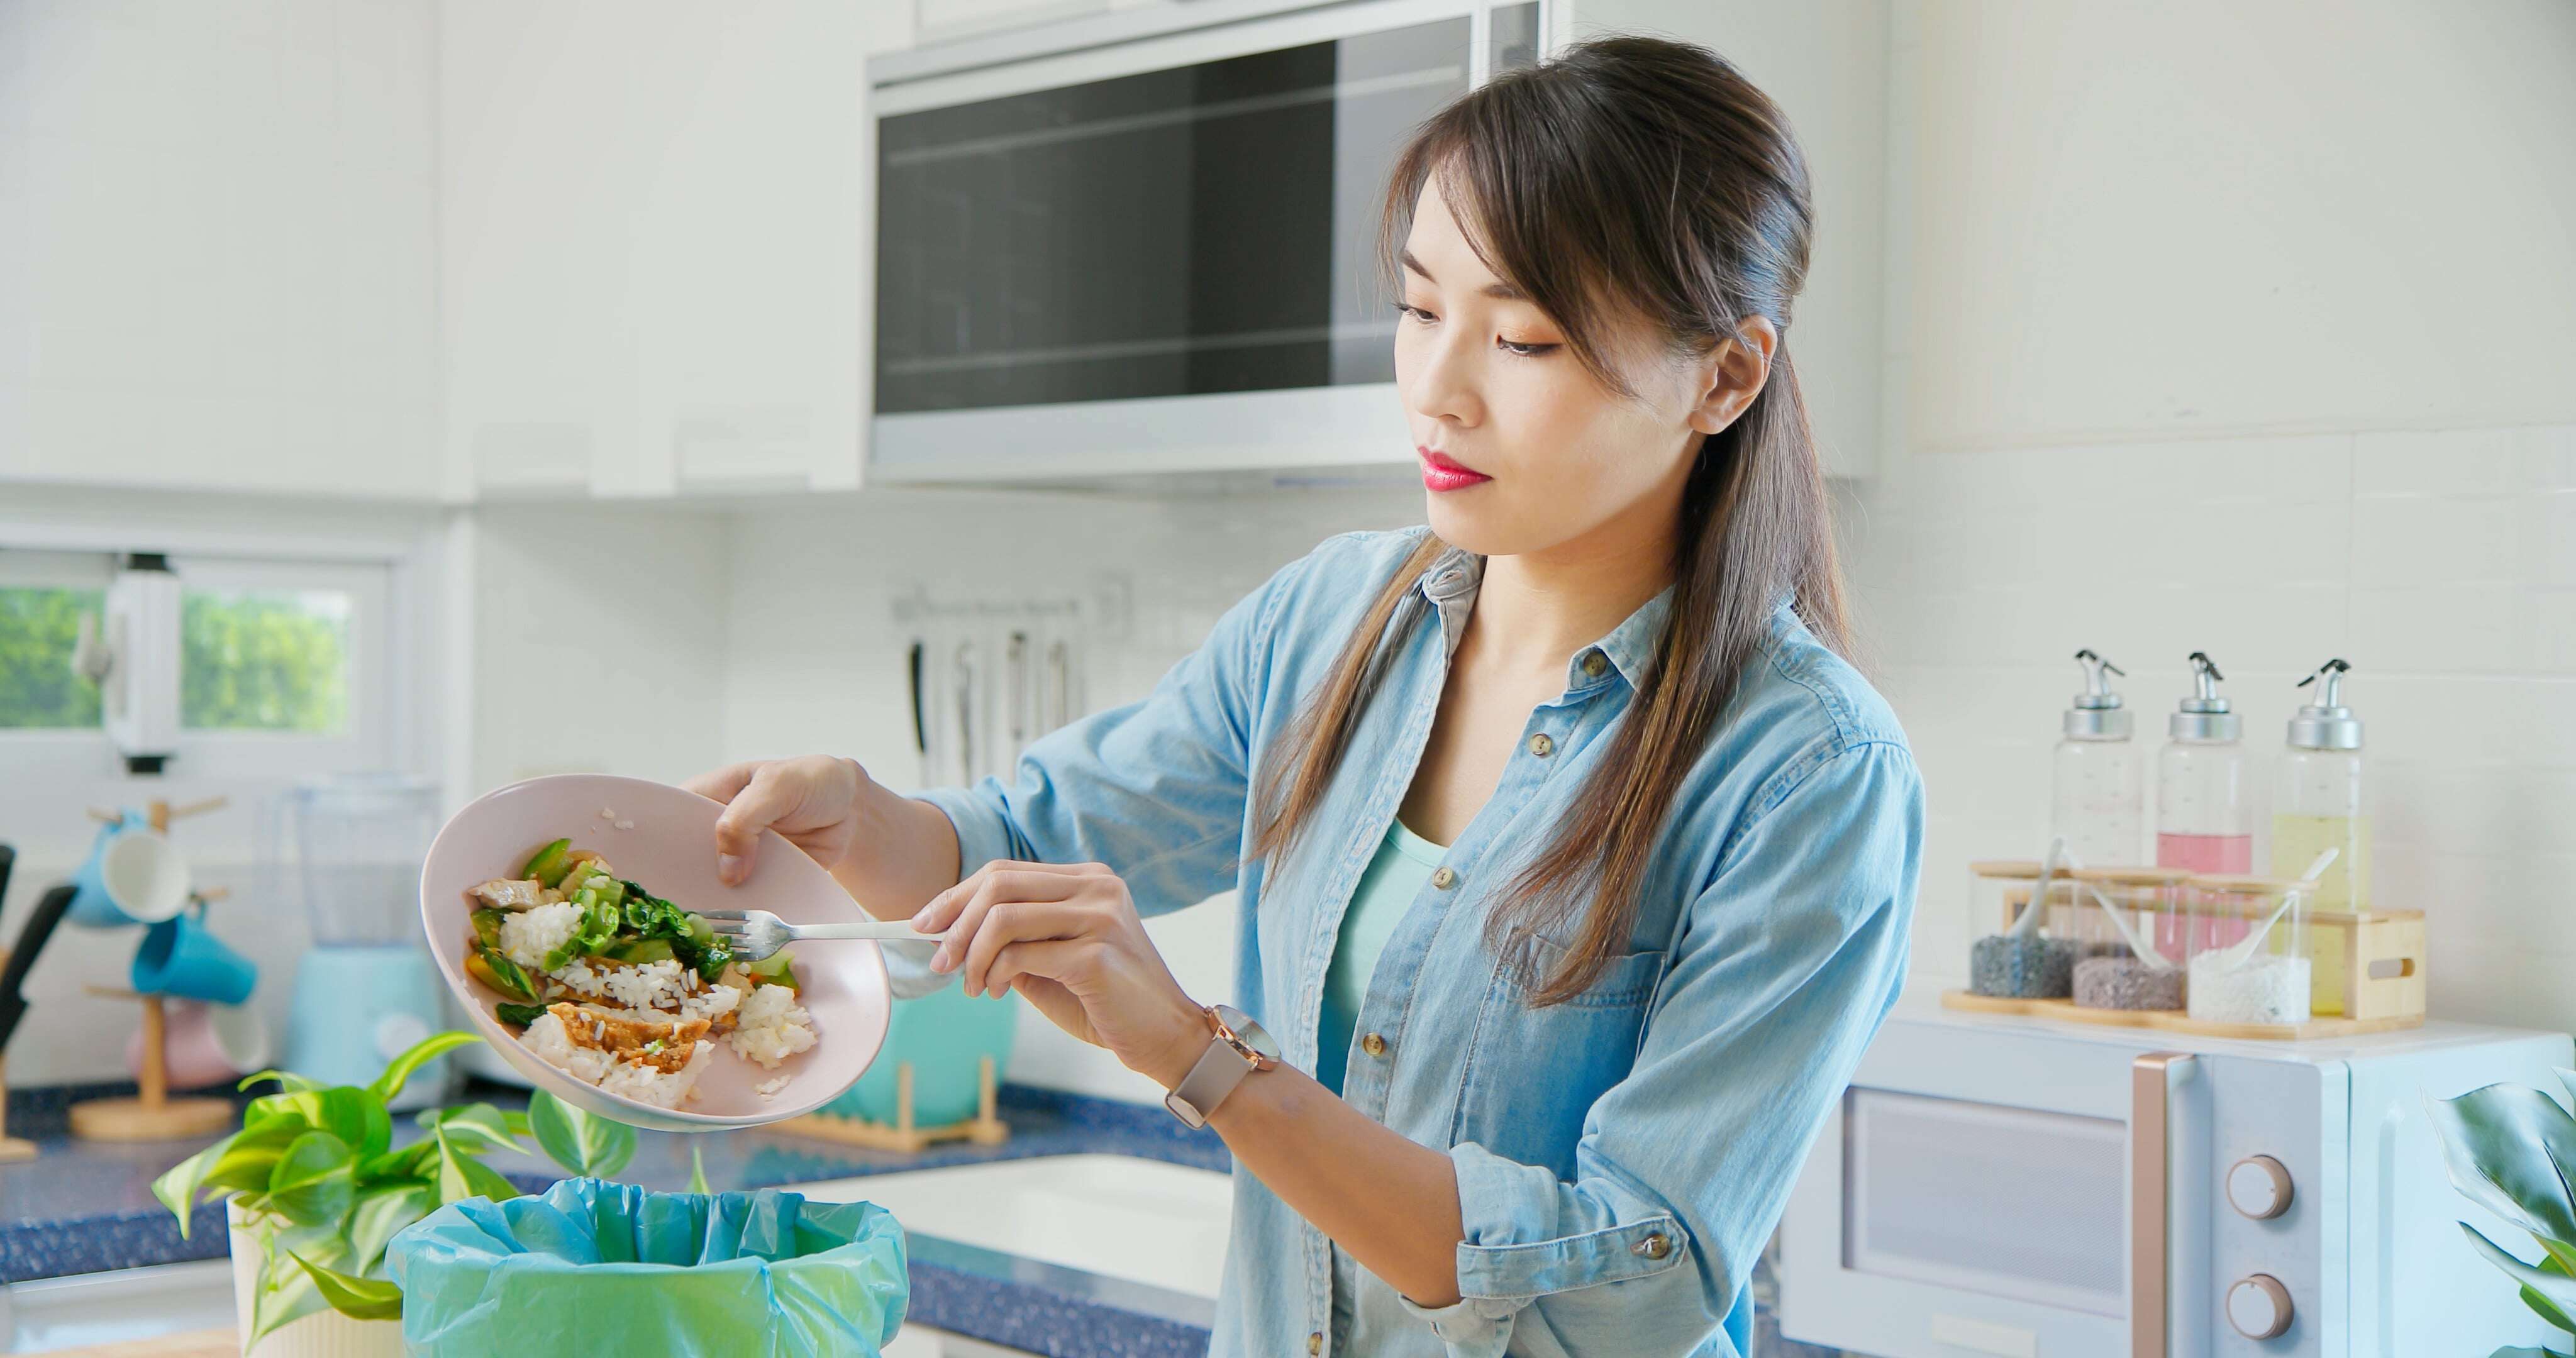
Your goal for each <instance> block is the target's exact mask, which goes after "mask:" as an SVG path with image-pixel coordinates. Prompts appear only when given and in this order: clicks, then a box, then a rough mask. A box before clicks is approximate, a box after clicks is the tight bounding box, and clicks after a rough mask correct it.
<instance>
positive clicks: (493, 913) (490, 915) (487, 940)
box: [474, 910, 501, 948]
mask: <svg viewBox="0 0 2576 1358" xmlns="http://www.w3.org/2000/svg"><path fill="white" fill-rule="evenodd" d="M474 941H475V942H477V943H480V944H482V945H483V946H484V947H487V948H497V947H500V946H501V912H500V911H498V910H477V911H475V912H474Z"/></svg>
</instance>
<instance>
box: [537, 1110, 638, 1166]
mask: <svg viewBox="0 0 2576 1358" xmlns="http://www.w3.org/2000/svg"><path fill="white" fill-rule="evenodd" d="M528 1128H529V1130H530V1131H532V1132H534V1133H535V1134H536V1138H537V1144H538V1145H539V1146H541V1147H543V1148H544V1150H545V1152H546V1154H547V1155H548V1156H550V1157H552V1158H553V1160H554V1162H555V1163H556V1164H558V1165H561V1166H563V1167H564V1168H565V1169H568V1170H570V1171H572V1172H573V1173H575V1174H579V1175H585V1176H587V1177H589V1178H593V1179H605V1178H607V1177H609V1176H610V1175H612V1174H615V1173H616V1172H617V1171H619V1170H621V1169H624V1168H626V1162H627V1161H629V1160H632V1159H634V1158H635V1129H634V1128H632V1127H629V1126H627V1125H626V1124H625V1123H622V1122H611V1121H609V1120H608V1119H607V1118H604V1117H599V1116H596V1115H594V1114H591V1113H586V1112H584V1111H582V1110H581V1109H578V1108H575V1107H573V1106H572V1105H571V1104H568V1103H565V1102H564V1101H563V1100H561V1099H558V1098H556V1097H555V1096H554V1095H552V1094H549V1093H547V1092H546V1091H544V1090H542V1089H540V1090H536V1091H534V1092H532V1093H531V1094H529V1096H528Z"/></svg>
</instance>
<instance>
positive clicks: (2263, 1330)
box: [2227, 1273, 2292, 1339]
mask: <svg viewBox="0 0 2576 1358" xmlns="http://www.w3.org/2000/svg"><path fill="white" fill-rule="evenodd" d="M2291 1315H2292V1311H2291V1308H2290V1289H2288V1288H2286V1287H2283V1286H2281V1280H2280V1279H2278V1278H2275V1277H2273V1276H2272V1275H2271V1274H2269V1273H2257V1274H2254V1275H2252V1276H2250V1277H2245V1278H2239V1279H2237V1280H2236V1285H2235V1286H2234V1287H2231V1288H2229V1289H2227V1323H2228V1324H2230V1325H2233V1326H2235V1327H2236V1332H2237V1333H2238V1334H2241V1335H2243V1336H2245V1337H2246V1338H2248V1339H2273V1338H2277V1337H2279V1335H2280V1333H2281V1332H2282V1331H2283V1330H2286V1329H2288V1328H2290V1316H2291Z"/></svg>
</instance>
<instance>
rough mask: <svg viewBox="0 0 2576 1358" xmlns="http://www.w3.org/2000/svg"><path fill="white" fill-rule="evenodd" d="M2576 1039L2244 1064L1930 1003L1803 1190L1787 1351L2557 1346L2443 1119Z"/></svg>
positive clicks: (1915, 1354)
mask: <svg viewBox="0 0 2576 1358" xmlns="http://www.w3.org/2000/svg"><path fill="white" fill-rule="evenodd" d="M2570 1056H2571V1047H2570V1041H2569V1039H2568V1037H2567V1036H2565V1035H2563V1034H2552V1033H2531V1032H2518V1031H2513V1030H2508V1029H2499V1028H2482V1027H2471V1026H2467V1025H2462V1024H2451V1023H2428V1024H2426V1025H2424V1026H2423V1027H2421V1028H2416V1029H2412V1030H2408V1031H2403V1032H2396V1033H2388V1034H2381V1035H2376V1036H2369V1037H2357V1038H2352V1039H2349V1040H2343V1041H2329V1042H2305V1043H2283V1042H2253V1041H2219V1040H2210V1039H2200V1038H2193V1037H2186V1036H2183V1035H2180V1034H2175V1033H2160V1032H2149V1031H2144V1030H2137V1029H2125V1028H2092V1027H2089V1026H2078V1025H2073V1024H2066V1023H2053V1022H2049V1021H2045V1020H2036V1019H2016V1018H1999V1017H1995V1016H1991V1015H1982V1014H1978V1015H1970V1014H1955V1013H1951V1012H1948V1011H1945V1010H1943V1009H1941V1008H1940V1007H1939V1006H1938V1005H1937V1003H1934V1002H1931V1001H1930V1000H1927V999H1918V998H1915V997H1908V998H1907V999H1906V1000H1905V1001H1904V1002H1902V1003H1901V1004H1900V1005H1899V1006H1898V1008H1897V1010H1896V1012H1895V1013H1893V1014H1891V1015H1890V1016H1889V1019H1888V1022H1887V1023H1886V1025H1885V1026H1884V1027H1883V1028H1882V1029H1881V1030H1880V1032H1879V1035H1878V1037H1877V1039H1876V1040H1875V1041H1874V1042H1873V1043H1872V1044H1871V1046H1870V1049H1869V1051H1868V1053H1867V1055H1866V1056H1865V1057H1864V1058H1863V1059H1862V1062H1861V1065H1860V1069H1859V1072H1858V1073H1857V1074H1856V1075H1855V1076H1854V1077H1853V1080H1852V1083H1851V1087H1850V1089H1849V1091H1848V1092H1847V1093H1846V1094H1845V1095H1844V1098H1843V1103H1842V1107H1841V1109H1840V1110H1839V1112H1838V1113H1837V1114H1836V1115H1834V1116H1832V1117H1829V1118H1828V1119H1827V1120H1826V1123H1825V1126H1824V1129H1823V1131H1822V1132H1821V1133H1820V1134H1819V1135H1818V1137H1817V1139H1816V1144H1815V1148H1814V1150H1813V1152H1812V1153H1811V1154H1810V1156H1809V1158H1808V1160H1807V1163H1806V1165H1805V1167H1804V1169H1803V1170H1802V1171H1801V1172H1800V1175H1799V1178H1798V1182H1797V1186H1796V1188H1795V1190H1794V1191H1793V1193H1792V1195H1791V1198H1790V1203H1789V1209H1788V1212H1787V1215H1786V1216H1785V1217H1784V1219H1783V1221H1782V1224H1781V1231H1780V1250H1781V1253H1780V1269H1779V1279H1780V1303H1779V1321H1780V1329H1781V1333H1782V1334H1783V1335H1785V1336H1787V1337H1788V1338H1791V1339H1794V1340H1799V1341H1802V1342H1805V1343H1810V1344H1820V1345H1827V1346H1831V1347H1836V1348H1841V1349H1846V1350H1849V1351H1851V1352H1853V1353H1855V1354H1867V1355H1872V1358H1972V1356H1981V1355H1993V1356H1994V1358H2120V1356H2121V1355H2126V1356H2127V1358H2239V1356H2242V1358H2293V1356H2295V1358H2451V1356H2452V1355H2475V1358H2484V1355H2486V1354H2487V1353H2488V1352H2490V1351H2491V1350H2493V1349H2494V1348H2496V1347H2497V1346H2499V1345H2506V1344H2540V1343H2542V1342H2544V1341H2552V1342H2554V1341H2558V1340H2560V1339H2563V1336H2560V1335H2557V1334H2555V1333H2554V1332H2551V1331H2549V1330H2548V1329H2547V1328H2546V1327H2545V1326H2543V1325H2542V1324H2541V1323H2540V1322H2539V1321H2538V1320H2537V1319H2536V1318H2535V1317H2533V1316H2532V1315H2531V1313H2530V1312H2529V1311H2528V1310H2526V1309H2525V1308H2524V1307H2523V1305H2522V1304H2521V1302H2520V1301H2519V1300H2518V1299H2517V1297H2516V1294H2515V1289H2514V1286H2513V1284H2512V1282H2511V1281H2510V1280H2509V1279H2507V1278H2506V1277H2505V1276H2504V1275H2503V1274H2501V1273H2499V1272H2497V1271H2496V1270H2495V1269H2494V1268H2492V1267H2491V1266H2489V1265H2488V1264H2487V1263H2486V1262H2485V1261H2484V1260H2483V1259H2480V1258H2479V1257H2478V1256H2477V1255H2476V1254H2475V1253H2473V1252H2472V1251H2471V1249H2470V1247H2469V1246H2468V1244H2467V1243H2466V1241H2465V1240H2464V1239H2463V1237H2462V1236H2461V1234H2460V1230H2459V1228H2458V1227H2457V1226H2456V1225H2454V1224H2453V1223H2454V1222H2457V1221H2462V1220H2465V1221H2469V1222H2471V1223H2473V1224H2475V1225H2478V1226H2479V1227H2480V1229H2482V1230H2485V1231H2487V1232H2488V1234H2489V1235H2490V1237H2491V1238H2494V1239H2496V1240H2499V1241H2514V1240H2520V1239H2523V1237H2522V1236H2521V1235H2520V1233H2519V1232H2517V1231H2515V1230H2513V1229H2512V1228H2510V1227H2509V1226H2507V1225H2506V1224H2505V1223H2503V1222H2502V1221H2499V1220H2496V1219H2495V1218H2493V1217H2492V1216H2490V1215H2489V1214H2487V1213H2486V1212H2484V1211H2483V1210H2481V1209H2479V1208H2477V1207H2475V1206H2474V1205H2473V1204H2471V1203H2470V1202H2469V1201H2468V1200H2467V1199H2465V1198H2463V1197H2461V1196H2460V1195H2459V1194H2458V1193H2457V1192H2455V1191H2454V1190H2453V1189H2452V1187H2451V1185H2450V1181H2449V1178H2448V1175H2447V1173H2446V1171H2445V1169H2444V1167H2443V1160H2442V1153H2441V1148H2440V1145H2439V1143H2438V1142H2437V1140H2436V1139H2435V1136H2434V1133H2433V1130H2432V1127H2431V1124H2430V1123H2429V1122H2428V1120H2427V1119H2426V1116H2425V1113H2424V1102H2425V1100H2427V1099H2431V1098H2448V1097H2452V1096H2454V1095H2458V1094H2464V1093H2466V1092H2468V1091H2469V1090H2471V1089H2475V1088H2478V1087H2480V1086H2483V1085H2488V1084H2493V1083H2496V1082H2498V1081H2514V1082H2517V1083H2523V1084H2531V1085H2535V1086H2538V1087H2540V1088H2544V1089H2554V1088H2556V1087H2557V1082H2556V1079H2555V1077H2554V1076H2553V1075H2552V1073H2551V1072H2552V1071H2553V1070H2554V1069H2556V1068H2559V1067H2564V1066H2567V1065H2569V1064H2570Z"/></svg>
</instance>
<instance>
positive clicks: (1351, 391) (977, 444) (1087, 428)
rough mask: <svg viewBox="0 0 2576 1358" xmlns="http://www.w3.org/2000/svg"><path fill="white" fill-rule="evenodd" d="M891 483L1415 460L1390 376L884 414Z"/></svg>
mask: <svg viewBox="0 0 2576 1358" xmlns="http://www.w3.org/2000/svg"><path fill="white" fill-rule="evenodd" d="M869 433H870V438H869V449H868V478H869V479H870V480H871V481H876V482H879V483H884V484H893V483H899V482H911V483H916V484H918V483H941V482H973V481H997V480H1024V479H1031V478H1035V479H1045V478H1049V477H1057V478H1074V479H1080V478H1086V477H1094V476H1129V475H1146V474H1152V473H1157V472H1203V471H1209V470H1219V469H1233V470H1243V471H1249V470H1276V469H1280V468H1296V467H1358V466H1389V465H1401V464H1406V463H1410V462H1411V461H1413V444H1412V438H1411V436H1410V434H1409V432H1408V429H1407V425H1406V423H1405V418H1404V404H1403V402H1402V401H1401V400H1400V399H1399V398H1398V396H1397V395H1396V390H1395V384H1394V383H1392V382H1370V383H1357V384H1352V385H1346V386H1338V387H1288V388H1282V389H1279V390H1275V391H1228V392H1212V393H1206V394H1202V395H1195V396H1147V397H1138V398H1136V399H1133V400H1124V401H1065V402H1060V403H1057V404H1052V405H1032V406H995V407H985V408H982V409H974V410H922V411H910V412H906V413H903V414H897V415H879V416H877V417H876V419H875V421H874V422H873V423H872V425H871V426H870V429H869Z"/></svg>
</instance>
